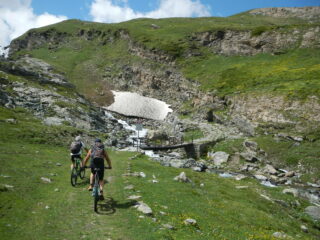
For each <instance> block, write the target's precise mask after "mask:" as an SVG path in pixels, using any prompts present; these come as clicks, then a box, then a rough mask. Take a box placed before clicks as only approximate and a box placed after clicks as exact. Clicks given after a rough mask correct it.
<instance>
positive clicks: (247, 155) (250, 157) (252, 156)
mask: <svg viewBox="0 0 320 240" xmlns="http://www.w3.org/2000/svg"><path fill="white" fill-rule="evenodd" d="M240 156H241V157H243V158H244V159H245V160H246V161H247V162H257V161H259V158H258V157H257V153H256V152H253V151H246V152H242V153H240Z"/></svg>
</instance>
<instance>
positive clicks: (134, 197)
mask: <svg viewBox="0 0 320 240" xmlns="http://www.w3.org/2000/svg"><path fill="white" fill-rule="evenodd" d="M140 198H141V196H139V195H131V196H129V197H128V199H129V200H138V199H140Z"/></svg>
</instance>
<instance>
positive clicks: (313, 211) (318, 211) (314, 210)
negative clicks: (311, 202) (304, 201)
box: [304, 206, 320, 220]
mask: <svg viewBox="0 0 320 240" xmlns="http://www.w3.org/2000/svg"><path fill="white" fill-rule="evenodd" d="M304 212H305V213H306V214H307V215H309V216H310V217H311V218H312V219H313V220H320V207H317V206H309V207H307V208H306V209H305V210H304Z"/></svg>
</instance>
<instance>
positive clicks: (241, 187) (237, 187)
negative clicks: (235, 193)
mask: <svg viewBox="0 0 320 240" xmlns="http://www.w3.org/2000/svg"><path fill="white" fill-rule="evenodd" d="M246 188H249V186H236V189H246Z"/></svg>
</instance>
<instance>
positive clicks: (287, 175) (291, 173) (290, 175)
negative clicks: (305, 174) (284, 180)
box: [284, 171, 296, 177]
mask: <svg viewBox="0 0 320 240" xmlns="http://www.w3.org/2000/svg"><path fill="white" fill-rule="evenodd" d="M294 175H296V174H295V172H294V171H290V172H287V173H285V175H284V176H285V177H293V176H294Z"/></svg>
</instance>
